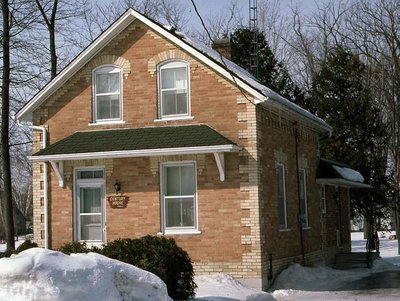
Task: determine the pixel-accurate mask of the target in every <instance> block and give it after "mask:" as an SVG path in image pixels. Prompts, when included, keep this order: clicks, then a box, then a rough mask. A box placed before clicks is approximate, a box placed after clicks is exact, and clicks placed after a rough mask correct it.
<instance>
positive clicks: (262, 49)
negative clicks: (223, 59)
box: [231, 28, 304, 105]
mask: <svg viewBox="0 0 400 301" xmlns="http://www.w3.org/2000/svg"><path fill="white" fill-rule="evenodd" d="M252 36H253V33H252V31H251V30H250V29H247V28H239V29H237V30H236V31H235V32H234V33H233V34H232V35H231V47H232V49H231V59H232V61H233V62H235V63H236V64H238V65H239V66H241V67H242V68H244V69H247V70H249V69H250V68H249V67H250V44H251V41H252ZM258 53H259V64H258V80H259V81H260V82H261V83H262V84H263V85H265V86H267V87H269V88H271V89H272V90H273V91H275V92H277V93H279V94H280V95H282V96H283V97H285V98H287V99H289V100H291V101H293V102H295V103H297V104H300V105H302V104H303V103H304V93H303V92H302V90H301V89H300V88H299V87H298V86H297V85H296V84H295V83H294V82H293V80H292V79H291V78H290V76H289V72H288V70H287V68H286V67H285V66H284V65H283V64H282V63H280V62H278V60H277V59H276V58H275V56H274V54H273V53H272V51H271V49H270V47H269V46H268V43H267V41H266V39H265V36H264V34H263V33H262V32H259V33H258Z"/></svg>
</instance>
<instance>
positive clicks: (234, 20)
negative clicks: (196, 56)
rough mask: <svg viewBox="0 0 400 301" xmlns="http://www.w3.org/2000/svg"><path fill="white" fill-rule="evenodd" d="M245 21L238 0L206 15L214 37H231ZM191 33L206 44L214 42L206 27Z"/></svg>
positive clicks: (206, 20)
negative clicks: (221, 9)
mask: <svg viewBox="0 0 400 301" xmlns="http://www.w3.org/2000/svg"><path fill="white" fill-rule="evenodd" d="M243 22H244V17H243V15H242V12H241V11H240V8H239V5H238V2H237V0H232V1H231V2H230V3H229V4H228V5H227V7H226V8H225V9H224V10H223V11H220V12H217V13H215V14H211V15H210V16H206V17H204V23H205V25H206V28H207V30H208V31H209V33H210V35H211V37H212V39H221V38H226V37H229V36H230V34H231V33H233V32H234V31H235V30H236V29H237V28H240V27H244V26H245V24H244V23H243ZM191 35H192V36H194V37H196V38H197V39H198V40H200V41H201V42H203V43H204V44H206V45H210V44H211V42H212V41H210V38H209V36H208V34H207V33H206V31H205V29H204V28H200V29H194V30H193V31H192V33H191Z"/></svg>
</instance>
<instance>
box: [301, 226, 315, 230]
mask: <svg viewBox="0 0 400 301" xmlns="http://www.w3.org/2000/svg"><path fill="white" fill-rule="evenodd" d="M301 229H302V230H311V229H312V228H311V227H310V226H308V227H301Z"/></svg>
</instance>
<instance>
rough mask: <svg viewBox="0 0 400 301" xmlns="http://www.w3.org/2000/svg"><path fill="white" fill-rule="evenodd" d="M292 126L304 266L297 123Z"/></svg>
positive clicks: (304, 261)
mask: <svg viewBox="0 0 400 301" xmlns="http://www.w3.org/2000/svg"><path fill="white" fill-rule="evenodd" d="M293 126H294V140H295V149H296V173H297V175H296V179H297V198H298V201H299V208H298V210H299V215H298V223H299V231H300V247H301V261H302V265H303V266H305V265H306V260H305V252H304V237H303V221H302V216H301V196H300V179H299V171H300V170H299V142H298V140H299V127H298V124H297V121H295V122H294V123H293Z"/></svg>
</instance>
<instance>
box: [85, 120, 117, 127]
mask: <svg viewBox="0 0 400 301" xmlns="http://www.w3.org/2000/svg"><path fill="white" fill-rule="evenodd" d="M117 124H125V121H123V120H117V121H99V122H91V123H89V124H88V126H96V125H117Z"/></svg>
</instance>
